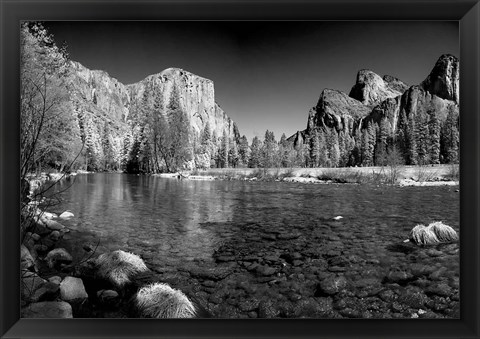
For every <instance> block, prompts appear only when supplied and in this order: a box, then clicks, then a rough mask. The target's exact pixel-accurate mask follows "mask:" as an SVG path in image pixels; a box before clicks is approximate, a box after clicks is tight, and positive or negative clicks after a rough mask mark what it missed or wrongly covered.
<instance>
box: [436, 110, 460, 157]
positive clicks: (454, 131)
mask: <svg viewBox="0 0 480 339" xmlns="http://www.w3.org/2000/svg"><path fill="white" fill-rule="evenodd" d="M441 141H442V142H441V148H442V156H443V158H444V162H445V163H447V164H454V163H458V160H459V156H458V150H459V143H460V134H459V131H458V112H457V111H455V109H454V108H453V107H450V108H449V110H448V113H447V118H446V120H445V122H444V125H443V128H442V136H441Z"/></svg>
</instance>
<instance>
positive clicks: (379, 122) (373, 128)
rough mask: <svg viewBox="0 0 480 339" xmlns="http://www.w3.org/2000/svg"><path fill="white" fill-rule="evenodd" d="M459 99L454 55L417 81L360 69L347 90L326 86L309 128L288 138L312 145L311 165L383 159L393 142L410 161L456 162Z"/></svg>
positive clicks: (371, 162) (379, 161) (445, 57)
mask: <svg viewBox="0 0 480 339" xmlns="http://www.w3.org/2000/svg"><path fill="white" fill-rule="evenodd" d="M458 100H459V61H458V59H457V58H456V57H454V56H452V55H442V56H441V57H440V58H439V59H438V61H437V62H436V64H435V66H434V67H433V69H432V71H431V72H430V74H429V75H428V76H427V78H426V79H425V80H424V81H423V82H422V83H421V84H419V85H413V86H408V85H406V84H405V83H404V82H402V81H401V80H399V79H397V78H395V77H392V76H389V75H386V76H384V77H381V76H379V75H377V74H375V73H374V72H372V71H370V70H361V71H359V72H358V74H357V78H356V83H355V84H354V86H353V87H352V90H351V91H350V94H349V95H347V94H346V93H343V92H341V91H334V90H330V89H325V90H323V91H322V93H321V95H320V99H319V100H318V102H317V104H316V106H315V107H313V108H312V109H311V110H310V111H309V113H308V120H307V128H306V129H305V130H304V131H299V132H297V133H296V134H294V135H293V136H291V137H290V138H289V139H288V140H290V141H291V142H294V143H295V145H296V146H298V144H299V143H306V144H309V145H310V158H311V160H312V161H311V166H347V165H364V166H365V165H381V164H383V163H385V161H386V156H387V153H389V150H391V149H393V147H395V148H396V149H397V150H398V151H399V153H400V156H401V158H402V159H401V161H402V162H404V163H406V164H426V163H440V162H441V163H451V162H458V147H459V135H458V133H459V105H458ZM317 145H319V146H317Z"/></svg>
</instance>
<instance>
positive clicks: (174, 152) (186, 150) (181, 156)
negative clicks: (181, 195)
mask: <svg viewBox="0 0 480 339" xmlns="http://www.w3.org/2000/svg"><path fill="white" fill-rule="evenodd" d="M167 115H168V119H169V140H170V143H169V146H170V147H169V152H168V156H167V163H168V165H167V167H168V168H169V169H170V170H174V171H176V170H179V169H181V168H183V166H184V164H185V162H186V161H188V160H191V158H192V148H191V144H190V142H191V141H190V124H189V121H188V117H187V114H186V112H185V111H184V110H183V109H182V107H181V105H180V95H179V93H178V89H177V86H176V85H174V86H173V90H172V94H171V96H170V101H169V103H168V106H167Z"/></svg>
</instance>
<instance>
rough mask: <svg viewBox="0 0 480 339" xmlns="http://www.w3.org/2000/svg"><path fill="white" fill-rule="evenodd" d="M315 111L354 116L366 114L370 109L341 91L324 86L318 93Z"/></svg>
mask: <svg viewBox="0 0 480 339" xmlns="http://www.w3.org/2000/svg"><path fill="white" fill-rule="evenodd" d="M316 111H317V112H323V113H326V114H336V115H343V114H347V115H350V116H352V117H355V118H356V117H363V116H365V115H367V114H368V113H369V112H370V109H369V108H368V107H367V106H365V105H363V104H362V103H361V102H360V101H358V100H356V99H355V98H352V97H350V96H348V95H347V94H346V93H344V92H342V91H338V90H334V89H327V88H326V89H324V90H323V91H322V93H321V94H320V99H319V100H318V103H317V106H316Z"/></svg>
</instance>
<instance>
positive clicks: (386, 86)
mask: <svg viewBox="0 0 480 339" xmlns="http://www.w3.org/2000/svg"><path fill="white" fill-rule="evenodd" d="M384 79H385V80H384ZM384 79H382V78H381V77H380V76H379V75H378V74H376V73H374V72H372V71H370V70H366V69H363V70H360V71H359V72H358V74H357V81H356V83H355V85H354V86H353V87H352V89H351V91H350V97H352V98H354V99H357V100H358V101H360V102H361V103H363V104H364V105H367V106H375V105H378V104H380V103H381V102H382V101H384V100H386V99H388V98H395V97H397V96H399V95H402V93H403V92H404V91H405V90H406V87H407V86H406V85H405V84H404V83H403V82H402V81H400V80H398V79H396V78H394V77H392V76H385V77H384Z"/></svg>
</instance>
